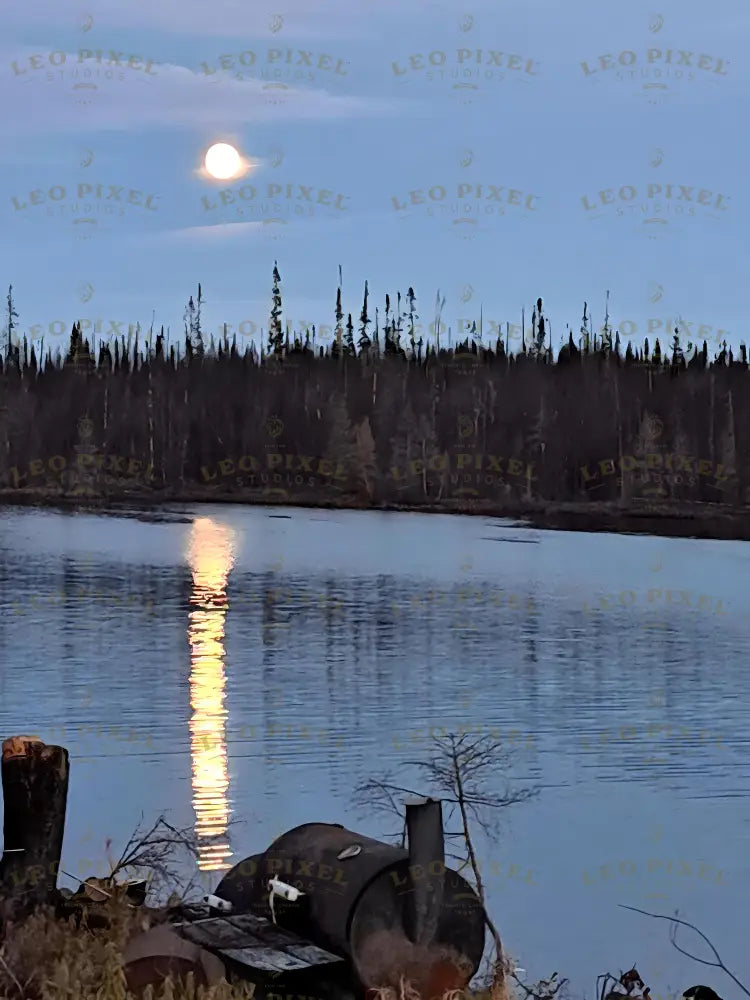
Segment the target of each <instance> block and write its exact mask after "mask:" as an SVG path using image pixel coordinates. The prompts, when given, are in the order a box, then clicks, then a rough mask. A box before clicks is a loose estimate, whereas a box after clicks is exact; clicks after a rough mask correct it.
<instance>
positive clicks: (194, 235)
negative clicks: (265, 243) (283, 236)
mask: <svg viewBox="0 0 750 1000" xmlns="http://www.w3.org/2000/svg"><path fill="white" fill-rule="evenodd" d="M264 228H266V226H265V223H263V222H220V223H217V224H216V225H213V226H183V227H181V228H179V229H164V230H162V231H161V232H158V233H152V234H149V235H147V236H142V237H141V239H145V240H148V241H149V242H150V243H161V242H165V243H197V242H198V241H199V240H200V241H209V240H213V241H214V242H219V243H225V242H226V241H227V240H229V239H232V238H237V237H239V236H246V235H247V234H248V233H250V232H257V231H258V230H261V229H264Z"/></svg>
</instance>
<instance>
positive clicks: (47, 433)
mask: <svg viewBox="0 0 750 1000" xmlns="http://www.w3.org/2000/svg"><path fill="white" fill-rule="evenodd" d="M280 282H281V278H280V275H279V272H278V268H277V267H276V266H274V271H273V287H272V307H271V310H270V318H269V325H268V331H267V340H266V342H265V343H262V344H261V345H260V346H259V347H256V345H255V344H254V343H253V344H251V345H250V346H247V347H245V348H244V349H242V350H241V349H240V348H238V345H237V342H236V338H233V339H232V340H231V341H230V340H229V338H228V337H226V336H224V337H223V338H222V339H220V340H219V341H218V342H217V341H216V340H215V338H214V337H210V338H209V339H208V343H206V337H205V334H204V331H203V329H202V318H201V307H202V305H203V296H202V289H201V287H200V285H199V286H198V295H197V298H196V299H193V298H192V297H191V298H190V300H189V303H188V306H187V308H186V310H185V317H184V324H185V331H184V340H183V341H182V343H181V344H180V345H176V344H174V343H172V344H171V345H169V346H168V338H166V337H165V334H164V328H163V327H162V328H161V331H160V332H159V333H158V334H157V335H156V336H154V330H153V329H152V330H150V331H149V334H148V337H146V338H144V336H143V334H142V332H141V331H140V328H137V329H136V334H135V337H134V338H132V339H131V338H128V340H127V341H126V340H125V338H121V339H120V340H115V341H114V342H107V343H100V344H99V345H98V350H97V351H96V353H92V350H91V344H90V343H89V341H88V340H87V339H86V338H85V337H84V336H83V333H82V331H81V329H80V325H78V324H75V325H74V326H73V329H72V332H71V336H70V342H69V344H68V348H67V351H66V352H65V353H64V355H63V354H62V353H58V354H57V355H54V356H53V354H52V352H51V351H50V350H49V349H47V351H46V353H45V354H43V355H42V354H41V352H40V355H39V356H38V355H37V352H36V347H35V346H34V345H31V346H29V343H28V341H27V338H26V337H25V336H24V337H20V336H19V335H18V331H19V329H20V328H19V324H18V313H17V311H16V309H15V306H14V303H13V299H12V289H11V290H9V293H8V298H7V322H6V331H7V339H6V343H5V347H4V350H3V356H2V358H1V359H0V365H1V368H0V389H1V391H2V397H1V398H0V449H1V456H0V481H1V482H2V483H3V485H4V490H5V491H6V494H7V493H8V492H10V491H12V492H15V491H19V490H24V491H30V492H31V493H38V494H40V495H43V496H48V495H54V494H62V495H69V494H70V495H81V496H85V495H90V496H96V497H98V496H108V497H111V498H116V497H125V496H129V495H135V494H138V495H144V494H151V495H153V496H154V498H155V499H164V498H177V497H183V498H185V499H197V498H201V497H205V498H206V499H212V498H218V497H222V498H227V499H228V498H231V497H236V498H237V499H246V500H261V501H262V500H265V501H274V500H279V501H282V500H286V501H289V502H295V501H298V502H300V503H315V502H316V501H317V502H321V503H335V504H341V505H342V506H343V505H368V504H373V505H403V506H406V507H408V506H410V505H425V506H435V507H437V508H443V509H467V508H470V507H471V506H472V505H476V506H477V508H479V507H482V508H485V507H486V505H487V504H490V505H492V506H493V507H494V508H496V509H497V511H498V512H500V511H502V510H504V509H507V510H511V509H522V508H523V507H524V506H533V505H537V506H538V505H539V504H540V503H541V502H546V501H552V502H557V503H560V502H579V501H589V502H591V501H610V502H612V501H617V502H619V503H621V504H624V505H625V506H628V505H637V503H638V502H643V501H654V500H664V501H666V500H670V501H682V502H696V501H701V502H703V503H711V504H732V505H735V504H742V503H744V502H745V501H747V500H750V490H748V487H749V486H750V482H748V476H747V471H746V470H747V467H748V463H747V458H748V456H749V455H750V439H749V438H750V401H749V400H748V393H747V391H746V386H747V384H748V383H747V368H748V365H747V355H746V350H745V347H744V345H743V346H742V347H741V348H740V357H739V358H736V357H735V356H734V354H733V352H732V350H731V349H728V348H727V346H726V344H724V345H723V348H722V350H721V352H720V353H719V354H718V355H717V356H716V357H714V358H711V359H709V356H708V347H707V344H706V342H705V341H704V342H703V344H702V346H701V347H700V348H699V347H697V346H696V345H693V344H692V343H688V344H686V345H685V347H684V348H683V346H682V344H681V343H680V337H679V333H678V331H677V330H675V332H674V338H673V342H672V344H671V345H669V349H665V348H663V347H662V345H661V344H660V342H659V341H658V340H657V341H656V342H655V343H654V345H653V347H651V346H650V345H649V343H648V341H646V342H645V343H644V344H643V345H642V346H641V347H640V348H636V349H634V348H633V347H632V345H631V344H630V343H628V344H627V347H626V349H625V350H624V351H623V350H622V345H621V342H620V337H619V334H618V333H617V331H616V330H613V329H611V328H610V327H609V321H608V317H607V319H605V324H604V327H603V329H602V330H601V331H600V332H599V333H596V332H594V331H593V330H592V325H591V318H590V316H589V313H588V308H587V306H586V305H584V313H583V320H582V323H581V328H580V333H579V334H577V335H575V336H574V335H573V332H572V331H570V330H569V331H568V337H567V343H564V344H563V346H562V347H561V349H560V350H559V351H558V352H557V354H556V355H555V352H554V351H553V348H552V346H551V337H550V332H549V331H550V327H549V322H548V320H547V318H546V317H545V316H544V313H543V303H542V300H541V299H538V300H537V302H536V305H535V307H534V309H533V312H532V317H531V324H530V329H529V330H528V331H526V330H525V331H524V333H525V337H524V343H523V345H522V346H521V348H520V350H519V351H518V352H516V353H514V352H513V351H511V350H510V347H509V343H508V337H507V333H506V337H505V338H503V337H498V339H497V340H496V342H495V343H494V344H493V345H492V346H491V347H487V346H484V345H483V344H480V343H478V342H477V341H478V338H479V336H480V334H481V331H479V330H477V329H476V328H475V327H473V328H472V330H471V331H470V333H469V336H467V337H466V338H465V339H464V340H463V341H462V342H460V343H458V344H456V345H455V346H451V347H449V348H446V347H445V346H441V344H440V335H439V333H440V331H441V330H442V327H441V325H440V323H441V321H440V313H441V310H442V307H443V305H444V302H445V300H444V299H443V300H442V301H441V300H440V296H439V294H438V300H437V303H436V309H435V319H436V325H435V329H437V330H438V332H439V333H438V336H437V338H436V341H435V342H434V343H432V342H425V340H424V338H423V337H421V336H420V337H419V338H417V336H416V332H415V330H416V327H415V323H416V320H417V319H418V318H419V317H418V313H417V302H416V296H415V294H414V290H413V289H412V288H409V289H408V291H407V294H406V296H405V297H404V298H403V299H402V296H401V294H400V293H399V294H398V295H397V297H396V300H395V302H394V301H393V300H392V299H391V298H390V297H389V296H388V295H386V297H385V307H384V311H383V315H382V325H381V314H380V309H379V308H375V310H374V312H375V316H374V320H373V318H372V317H371V310H372V305H371V300H370V297H369V289H368V286H367V283H365V289H364V299H363V304H362V310H361V313H360V315H359V319H358V322H357V324H356V325H355V323H354V321H353V318H352V315H351V313H349V314H348V315H347V316H346V319H345V318H344V313H343V310H342V307H341V287H340V285H339V288H338V292H337V295H336V300H335V308H334V315H335V320H336V325H335V331H334V339H333V342H332V343H331V344H328V345H327V346H319V345H317V344H316V335H315V328H314V327H313V328H312V329H311V330H305V331H295V332H292V333H290V331H289V330H288V329H287V330H286V331H284V325H283V319H282V317H283V302H282V294H281V287H280ZM14 335H15V336H14Z"/></svg>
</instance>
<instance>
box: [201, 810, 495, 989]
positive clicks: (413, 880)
mask: <svg viewBox="0 0 750 1000" xmlns="http://www.w3.org/2000/svg"><path fill="white" fill-rule="evenodd" d="M430 805H432V806H434V805H437V807H438V810H439V808H440V803H432V802H430ZM428 809H429V807H428ZM409 818H410V816H409V813H408V812H407V820H409ZM411 820H412V822H411V823H410V825H409V834H410V836H409V847H410V849H409V850H404V849H402V848H399V847H394V846H392V845H390V844H385V843H382V842H381V841H378V840H373V839H372V838H370V837H366V836H364V835H362V834H360V833H357V832H355V831H353V830H348V829H345V828H344V827H343V826H340V825H335V824H330V823H305V824H304V825H302V826H298V827H295V828H294V829H292V830H289V831H287V833H284V834H282V836H281V837H278V838H277V839H276V840H275V841H274V842H273V843H272V844H271V845H270V847H269V848H268V849H267V851H266V852H265V853H264V854H262V855H254V856H253V857H252V858H248V859H246V860H245V861H243V862H240V863H239V864H238V865H236V866H235V868H234V869H232V870H231V871H229V872H228V873H227V874H226V875H225V877H224V878H223V879H222V881H221V883H220V884H219V886H218V887H217V889H216V895H217V896H220V897H221V898H223V899H228V900H230V901H231V902H232V903H233V905H234V908H235V911H249V910H252V911H253V912H256V913H259V912H262V911H263V908H265V910H266V914H267V913H268V908H269V903H268V899H269V889H268V882H269V880H270V879H271V878H272V877H273V876H274V875H275V876H276V877H277V878H278V879H280V880H281V881H283V882H286V883H287V884H289V885H292V886H294V887H295V888H297V889H300V890H301V891H302V892H303V893H304V894H305V895H304V896H302V897H300V900H299V901H298V902H297V903H295V902H286V901H284V900H282V899H275V900H274V917H275V919H276V921H277V923H278V924H279V925H280V926H282V927H286V928H287V929H289V930H294V931H295V932H296V933H298V934H300V935H301V936H302V937H305V938H307V939H308V940H310V941H312V942H314V943H315V944H317V945H319V947H321V948H325V949H327V950H329V951H332V952H334V953H336V954H340V955H342V956H343V957H345V958H348V959H349V961H350V963H351V966H352V970H353V972H354V973H355V975H356V979H357V980H358V982H359V984H360V985H361V986H362V987H364V988H366V989H377V988H379V987H387V986H394V987H398V985H399V981H400V979H401V977H402V976H403V977H404V978H406V979H408V980H409V981H410V983H411V984H412V985H413V986H414V987H415V988H416V989H417V990H419V992H420V995H421V996H422V997H423V1000H430V998H431V997H439V996H442V994H443V993H444V992H445V991H447V990H450V989H462V988H464V987H465V986H466V985H467V984H468V982H469V980H470V979H471V978H472V976H473V975H474V974H475V972H476V971H477V969H478V968H479V964H480V962H481V958H482V953H483V951H484V939H485V915H484V909H483V907H482V904H481V901H480V900H479V898H478V896H477V894H476V893H475V891H474V890H473V888H472V887H471V885H470V884H469V883H468V882H467V881H466V880H465V879H464V878H462V877H461V875H459V874H458V873H457V872H456V871H454V870H453V869H450V868H447V867H446V866H445V859H444V855H443V832H442V815H441V814H440V816H439V818H438V817H437V816H436V814H435V813H434V812H433V813H432V814H429V812H425V807H424V806H423V805H421V804H419V805H418V806H417V805H415V808H414V810H413V814H412V816H411ZM436 823H437V824H439V828H438V827H436ZM243 866H244V868H243Z"/></svg>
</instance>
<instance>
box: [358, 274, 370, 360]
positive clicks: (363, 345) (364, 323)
mask: <svg viewBox="0 0 750 1000" xmlns="http://www.w3.org/2000/svg"><path fill="white" fill-rule="evenodd" d="M368 294H369V293H368V289H367V282H366V281H365V297H364V299H363V301H362V312H361V313H360V314H359V344H358V346H359V349H360V351H365V350H367V348H368V347H369V346H370V337H369V335H368V333H367V327H368V326H369V325H370V317H369V316H368V315H367V296H368Z"/></svg>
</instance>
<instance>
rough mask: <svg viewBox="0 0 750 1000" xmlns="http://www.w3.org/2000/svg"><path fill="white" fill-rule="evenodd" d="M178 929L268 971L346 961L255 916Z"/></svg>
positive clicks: (191, 938) (188, 924)
mask: <svg viewBox="0 0 750 1000" xmlns="http://www.w3.org/2000/svg"><path fill="white" fill-rule="evenodd" d="M174 928H175V930H177V931H178V932H179V933H180V934H181V935H182V936H183V937H184V938H186V939H187V940H188V941H191V942H193V943H194V944H197V945H200V946H201V947H203V948H207V949H208V950H209V951H213V952H215V953H216V954H218V955H221V956H223V957H225V958H231V959H233V960H234V961H236V962H239V963H240V964H242V965H246V966H249V967H250V968H253V969H258V970H261V971H264V972H292V971H298V970H300V969H308V968H312V967H315V966H319V965H334V964H337V963H340V962H343V959H342V958H341V957H340V956H338V955H333V954H331V952H328V951H324V950H323V949H322V948H318V946H317V945H314V944H312V943H311V942H310V941H306V940H304V938H300V937H298V936H297V935H296V934H293V933H292V932H291V931H287V930H284V928H282V927H277V926H276V925H275V924H272V923H271V922H270V921H268V920H265V919H264V918H262V917H256V916H254V915H253V914H242V915H239V916H236V917H208V918H207V919H204V920H196V921H192V922H188V921H186V922H183V923H179V924H175V925H174Z"/></svg>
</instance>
